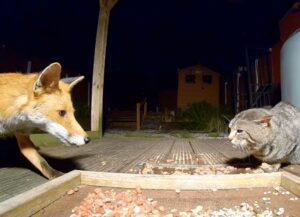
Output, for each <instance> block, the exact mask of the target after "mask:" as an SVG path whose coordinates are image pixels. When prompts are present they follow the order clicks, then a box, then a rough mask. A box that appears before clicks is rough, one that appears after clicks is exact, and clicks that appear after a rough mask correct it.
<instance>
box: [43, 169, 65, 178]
mask: <svg viewBox="0 0 300 217" xmlns="http://www.w3.org/2000/svg"><path fill="white" fill-rule="evenodd" d="M63 174H64V173H63V172H60V171H58V170H55V169H52V171H51V172H50V173H49V177H47V178H48V179H55V178H57V177H59V176H62V175H63Z"/></svg>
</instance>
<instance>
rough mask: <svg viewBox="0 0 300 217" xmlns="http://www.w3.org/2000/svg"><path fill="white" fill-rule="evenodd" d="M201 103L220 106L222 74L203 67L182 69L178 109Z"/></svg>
mask: <svg viewBox="0 0 300 217" xmlns="http://www.w3.org/2000/svg"><path fill="white" fill-rule="evenodd" d="M200 101H206V102H207V103H209V104H211V105H213V106H216V107H218V106H219V105H220V74H219V73H218V72H215V71H213V70H211V69H209V68H206V67H204V66H202V65H195V66H191V67H187V68H183V69H180V70H179V71H178V90H177V107H178V108H183V107H185V106H187V105H188V104H191V103H194V102H200Z"/></svg>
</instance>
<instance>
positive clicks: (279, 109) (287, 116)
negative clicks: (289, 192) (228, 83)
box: [228, 102, 300, 171]
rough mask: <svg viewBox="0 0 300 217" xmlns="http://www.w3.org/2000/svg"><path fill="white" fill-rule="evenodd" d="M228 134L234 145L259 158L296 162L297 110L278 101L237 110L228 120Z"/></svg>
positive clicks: (276, 164) (299, 159) (299, 142)
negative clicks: (269, 106)
mask: <svg viewBox="0 0 300 217" xmlns="http://www.w3.org/2000/svg"><path fill="white" fill-rule="evenodd" d="M229 128H230V129H231V132H230V135H229V136H228V138H229V139H230V140H231V143H232V144H233V146H234V147H237V148H240V149H242V150H244V151H247V152H249V153H250V154H252V155H253V156H254V157H256V158H257V159H259V160H261V161H262V162H265V163H268V164H272V167H273V168H272V169H271V170H272V171H276V170H278V169H279V168H280V165H281V163H291V164H300V111H299V110H298V109H297V108H295V107H294V106H292V105H290V104H288V103H285V102H280V103H278V104H277V105H276V106H274V107H273V108H272V109H264V108H254V109H248V110H245V111H243V112H241V113H239V114H237V115H236V116H235V117H234V119H232V120H231V121H230V123H229Z"/></svg>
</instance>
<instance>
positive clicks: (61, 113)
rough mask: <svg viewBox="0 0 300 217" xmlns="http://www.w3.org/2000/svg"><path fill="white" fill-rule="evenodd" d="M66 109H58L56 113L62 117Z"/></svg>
mask: <svg viewBox="0 0 300 217" xmlns="http://www.w3.org/2000/svg"><path fill="white" fill-rule="evenodd" d="M66 113H67V112H66V111H65V110H58V114H59V116H60V117H64V116H65V115H66Z"/></svg>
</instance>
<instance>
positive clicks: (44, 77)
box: [33, 63, 61, 91]
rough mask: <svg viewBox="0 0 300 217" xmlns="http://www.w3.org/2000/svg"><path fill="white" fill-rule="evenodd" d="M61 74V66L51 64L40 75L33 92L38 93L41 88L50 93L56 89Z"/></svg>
mask: <svg viewBox="0 0 300 217" xmlns="http://www.w3.org/2000/svg"><path fill="white" fill-rule="evenodd" d="M60 74H61V65H60V64H59V63H52V64H50V65H49V66H47V67H46V68H45V69H44V70H43V71H42V72H41V73H40V74H39V77H38V79H37V80H36V82H35V83H34V86H33V90H34V91H38V90H39V89H41V88H43V89H44V90H46V91H51V90H54V89H57V88H58V83H59V79H60Z"/></svg>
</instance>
